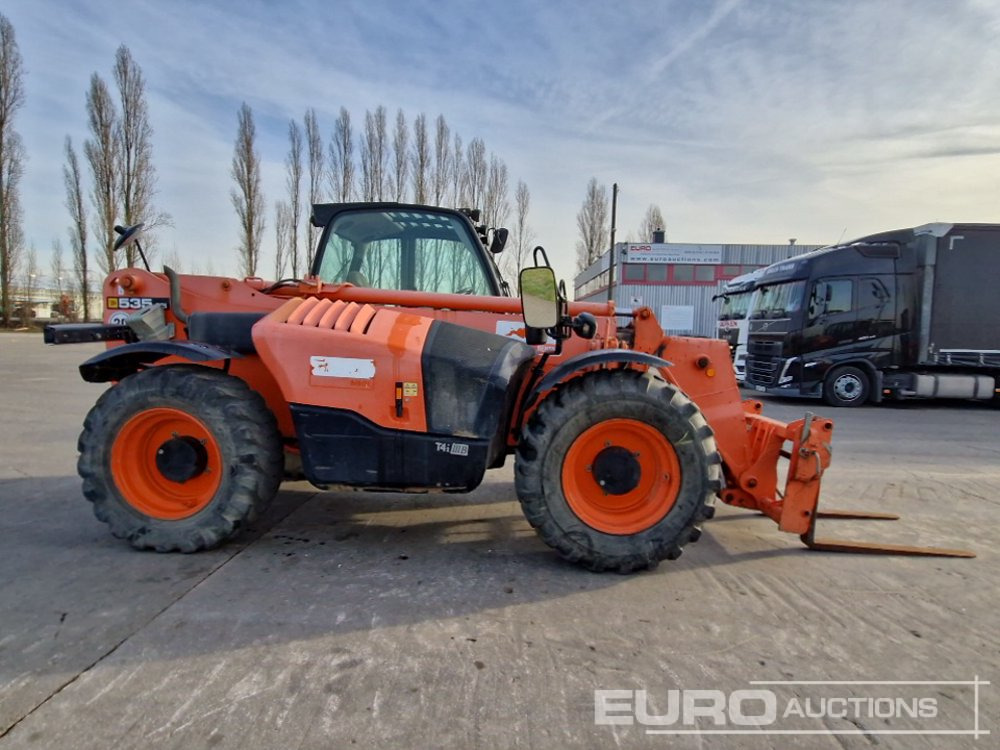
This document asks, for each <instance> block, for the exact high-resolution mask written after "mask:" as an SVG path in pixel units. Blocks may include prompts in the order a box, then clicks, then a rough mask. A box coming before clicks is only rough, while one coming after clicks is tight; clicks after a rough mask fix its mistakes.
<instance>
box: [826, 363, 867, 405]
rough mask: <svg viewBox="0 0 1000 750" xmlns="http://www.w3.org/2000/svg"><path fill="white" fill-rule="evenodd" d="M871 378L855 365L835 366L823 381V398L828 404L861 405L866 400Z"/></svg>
mask: <svg viewBox="0 0 1000 750" xmlns="http://www.w3.org/2000/svg"><path fill="white" fill-rule="evenodd" d="M870 392H871V380H870V379H869V377H868V374H867V373H866V372H865V371H864V370H862V369H860V368H857V367H851V366H850V365H845V366H844V367H837V368H835V369H834V370H832V371H831V372H830V374H829V375H827V376H826V380H825V382H824V383H823V400H824V401H826V403H828V404H829V405H830V406H861V404H863V403H865V402H866V401H867V400H868V394H869V393H870Z"/></svg>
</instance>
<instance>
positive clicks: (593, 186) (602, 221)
mask: <svg viewBox="0 0 1000 750" xmlns="http://www.w3.org/2000/svg"><path fill="white" fill-rule="evenodd" d="M576 226H577V228H578V229H579V230H580V239H579V240H577V243H576V267H577V270H578V271H582V270H584V269H585V268H587V267H588V266H589V265H590V264H591V263H593V262H594V261H595V260H597V259H598V258H599V257H600V256H601V253H602V252H604V250H605V249H606V248H607V244H608V191H607V190H605V188H604V186H603V185H598V184H597V178H596V177H591V178H590V182H589V183H587V197H586V198H584V200H583V206H581V207H580V211H579V213H578V214H577V215H576Z"/></svg>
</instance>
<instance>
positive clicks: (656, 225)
mask: <svg viewBox="0 0 1000 750" xmlns="http://www.w3.org/2000/svg"><path fill="white" fill-rule="evenodd" d="M666 228H667V222H666V221H664V219H663V212H662V211H660V207H659V206H657V205H656V204H655V203H650V204H649V208H647V209H646V213H645V215H644V216H643V217H642V223H641V224H639V242H652V241H653V232H657V231H661V230H662V231H664V237H666Z"/></svg>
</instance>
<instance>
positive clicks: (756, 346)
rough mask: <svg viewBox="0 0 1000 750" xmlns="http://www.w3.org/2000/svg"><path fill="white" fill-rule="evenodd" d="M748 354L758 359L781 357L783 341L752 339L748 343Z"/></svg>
mask: <svg viewBox="0 0 1000 750" xmlns="http://www.w3.org/2000/svg"><path fill="white" fill-rule="evenodd" d="M747 353H748V354H750V355H755V356H758V357H780V356H781V341H768V340H766V339H765V340H763V341H761V340H760V339H750V341H749V342H747Z"/></svg>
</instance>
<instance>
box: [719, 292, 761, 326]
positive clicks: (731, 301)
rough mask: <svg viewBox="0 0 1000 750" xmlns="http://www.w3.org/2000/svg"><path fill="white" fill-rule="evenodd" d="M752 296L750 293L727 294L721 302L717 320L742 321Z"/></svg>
mask: <svg viewBox="0 0 1000 750" xmlns="http://www.w3.org/2000/svg"><path fill="white" fill-rule="evenodd" d="M752 296H753V292H752V291H749V292H732V293H730V294H727V295H726V296H725V297H723V300H722V312H721V313H719V320H743V319H744V318H745V317H746V316H747V310H748V308H749V307H750V298H751V297H752Z"/></svg>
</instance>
